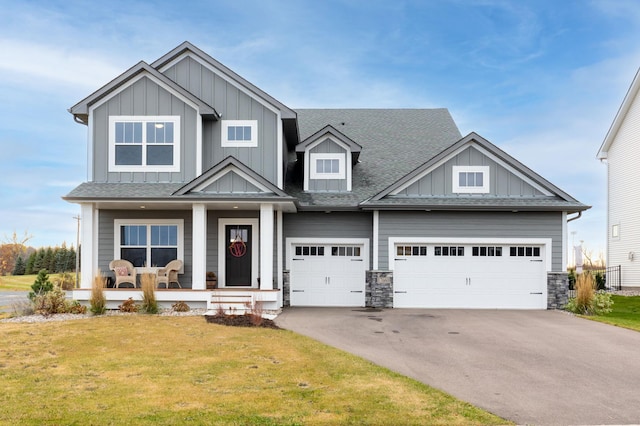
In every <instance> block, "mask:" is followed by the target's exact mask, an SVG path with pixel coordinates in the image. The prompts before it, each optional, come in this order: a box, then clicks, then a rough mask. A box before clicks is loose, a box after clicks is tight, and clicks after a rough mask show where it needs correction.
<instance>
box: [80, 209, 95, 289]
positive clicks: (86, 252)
mask: <svg viewBox="0 0 640 426" xmlns="http://www.w3.org/2000/svg"><path fill="white" fill-rule="evenodd" d="M80 211H81V216H82V221H81V222H80V230H81V231H80V244H81V247H82V250H80V259H81V262H80V265H81V269H80V272H81V275H80V287H81V288H91V285H92V283H93V277H94V276H95V271H97V269H94V268H96V266H95V265H96V264H97V259H95V258H94V253H97V251H95V241H96V239H94V238H93V237H94V235H95V229H94V228H95V214H94V205H93V204H91V203H86V204H84V203H83V204H80ZM76 250H78V248H77V247H76Z"/></svg>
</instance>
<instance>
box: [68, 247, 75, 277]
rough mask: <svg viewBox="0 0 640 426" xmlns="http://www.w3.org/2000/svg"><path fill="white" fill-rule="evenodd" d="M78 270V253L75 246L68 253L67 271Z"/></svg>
mask: <svg viewBox="0 0 640 426" xmlns="http://www.w3.org/2000/svg"><path fill="white" fill-rule="evenodd" d="M75 270H76V251H75V249H74V248H73V246H72V247H71V248H70V249H69V250H68V251H67V261H66V266H65V271H75Z"/></svg>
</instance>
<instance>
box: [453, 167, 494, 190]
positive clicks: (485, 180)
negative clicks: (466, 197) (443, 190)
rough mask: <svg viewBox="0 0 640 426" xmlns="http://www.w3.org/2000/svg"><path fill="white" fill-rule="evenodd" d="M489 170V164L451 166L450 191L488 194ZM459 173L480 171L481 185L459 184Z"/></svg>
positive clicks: (489, 183)
mask: <svg viewBox="0 0 640 426" xmlns="http://www.w3.org/2000/svg"><path fill="white" fill-rule="evenodd" d="M490 171H491V169H490V167H489V166H452V167H451V175H452V182H451V190H452V192H453V193H455V194H488V193H489V192H491V172H490ZM461 173H482V186H460V174H461Z"/></svg>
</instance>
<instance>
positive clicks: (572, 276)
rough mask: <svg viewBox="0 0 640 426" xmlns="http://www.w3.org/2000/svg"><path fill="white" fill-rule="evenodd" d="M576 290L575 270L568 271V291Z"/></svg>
mask: <svg viewBox="0 0 640 426" xmlns="http://www.w3.org/2000/svg"><path fill="white" fill-rule="evenodd" d="M575 288H576V270H575V269H569V290H575Z"/></svg>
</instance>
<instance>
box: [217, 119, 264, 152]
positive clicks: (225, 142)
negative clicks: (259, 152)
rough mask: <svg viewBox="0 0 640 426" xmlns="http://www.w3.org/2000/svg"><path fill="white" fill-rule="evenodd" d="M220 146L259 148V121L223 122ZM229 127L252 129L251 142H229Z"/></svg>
mask: <svg viewBox="0 0 640 426" xmlns="http://www.w3.org/2000/svg"><path fill="white" fill-rule="evenodd" d="M220 127H221V129H222V130H221V131H222V134H221V136H220V141H221V142H220V144H221V146H222V147H223V148H229V147H231V148H255V147H257V146H258V120H222V121H221V126H220ZM229 127H250V128H251V140H248V141H246V140H240V141H238V140H229V132H228V129H229Z"/></svg>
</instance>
